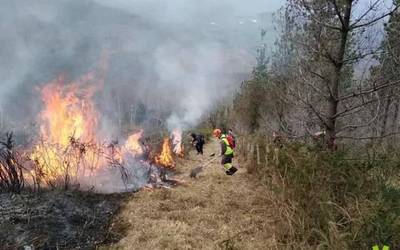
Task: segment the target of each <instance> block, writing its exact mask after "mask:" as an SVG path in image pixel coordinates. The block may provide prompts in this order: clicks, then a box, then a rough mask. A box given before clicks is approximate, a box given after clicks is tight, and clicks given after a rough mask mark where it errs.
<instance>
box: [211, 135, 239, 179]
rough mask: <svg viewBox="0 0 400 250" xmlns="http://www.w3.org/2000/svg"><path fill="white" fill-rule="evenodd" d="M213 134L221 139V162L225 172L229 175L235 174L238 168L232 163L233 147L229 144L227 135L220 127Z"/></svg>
mask: <svg viewBox="0 0 400 250" xmlns="http://www.w3.org/2000/svg"><path fill="white" fill-rule="evenodd" d="M213 135H214V137H216V138H218V139H219V140H220V144H221V156H222V160H221V164H222V166H223V167H224V168H225V173H226V174H227V175H233V174H234V173H235V172H236V171H237V168H235V167H234V166H233V165H232V160H233V157H234V152H233V148H232V146H231V145H230V144H229V141H228V139H227V138H226V135H224V134H222V131H221V130H220V129H215V130H214V132H213Z"/></svg>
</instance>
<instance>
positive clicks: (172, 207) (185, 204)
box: [105, 141, 276, 249]
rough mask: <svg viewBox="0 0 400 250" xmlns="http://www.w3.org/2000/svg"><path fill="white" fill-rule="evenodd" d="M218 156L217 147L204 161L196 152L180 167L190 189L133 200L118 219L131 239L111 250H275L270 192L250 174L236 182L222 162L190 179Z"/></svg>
mask: <svg viewBox="0 0 400 250" xmlns="http://www.w3.org/2000/svg"><path fill="white" fill-rule="evenodd" d="M218 150H219V145H218V142H216V141H213V142H210V143H209V144H207V145H206V148H205V154H204V156H203V157H199V156H197V155H194V153H193V152H192V153H191V156H190V157H189V159H187V160H182V161H181V162H180V163H179V165H178V170H179V171H181V172H182V176H181V177H182V178H183V179H184V180H185V181H186V183H185V185H182V186H179V187H176V188H173V189H158V190H154V191H149V192H146V191H143V192H139V193H136V194H133V195H132V198H131V199H129V201H128V202H127V204H126V205H125V207H124V208H123V209H122V212H121V214H120V215H119V218H118V221H119V222H120V223H121V222H123V223H125V224H127V228H126V230H127V233H126V236H125V237H124V238H123V239H122V240H121V241H120V242H118V243H117V244H114V245H112V246H108V247H106V248H105V249H273V248H274V246H275V244H276V242H275V241H274V237H273V234H272V233H271V232H273V229H272V228H271V227H272V225H274V224H275V223H274V216H273V214H271V212H270V211H269V210H268V207H269V205H268V201H267V197H266V196H267V195H266V192H265V187H263V186H261V185H260V184H259V182H258V181H254V180H253V178H252V177H251V176H250V175H249V174H247V173H246V170H245V169H239V171H238V172H237V173H236V174H235V175H234V176H232V177H231V176H227V175H225V173H224V172H223V169H222V167H221V166H219V165H218V162H216V163H215V164H213V165H211V166H209V167H208V168H206V169H205V170H204V171H203V172H202V173H201V174H200V175H199V177H198V178H197V179H191V178H189V177H188V175H189V172H190V169H192V168H193V167H194V166H198V165H200V163H201V162H202V161H207V160H208V159H209V158H208V155H210V154H211V153H213V152H218Z"/></svg>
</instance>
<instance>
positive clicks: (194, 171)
mask: <svg viewBox="0 0 400 250" xmlns="http://www.w3.org/2000/svg"><path fill="white" fill-rule="evenodd" d="M210 156H212V157H213V158H212V159H210V160H208V161H206V162H205V163H203V165H201V166H198V167H195V168H193V169H192V171H190V175H189V176H190V178H196V177H197V175H198V174H200V173H201V172H202V171H203V170H204V168H206V167H208V166H210V165H211V163H213V162H214V160H215V159H217V158H218V157H217V156H215V154H212V155H210Z"/></svg>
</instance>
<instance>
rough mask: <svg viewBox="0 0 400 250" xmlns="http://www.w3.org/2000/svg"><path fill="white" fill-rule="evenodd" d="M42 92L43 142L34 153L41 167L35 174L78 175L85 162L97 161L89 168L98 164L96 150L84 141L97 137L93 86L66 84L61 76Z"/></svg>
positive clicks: (50, 177) (52, 178)
mask: <svg viewBox="0 0 400 250" xmlns="http://www.w3.org/2000/svg"><path fill="white" fill-rule="evenodd" d="M85 79H86V78H84V79H83V80H85ZM41 94H42V100H43V103H44V109H43V111H42V112H41V113H40V122H41V125H40V133H41V138H42V142H41V143H38V144H37V145H36V146H35V148H34V150H33V152H32V154H31V159H33V160H34V162H35V163H36V168H38V169H36V171H35V172H36V175H37V173H40V178H41V179H44V180H45V181H46V182H53V181H56V180H58V179H60V178H65V176H68V177H71V176H72V177H75V176H76V175H77V173H78V171H79V165H82V163H85V162H86V163H87V162H91V161H95V162H91V163H92V164H90V168H94V167H97V165H98V164H97V163H98V157H97V156H96V152H95V150H94V149H93V147H89V146H88V145H89V144H88V145H85V143H83V142H87V143H89V142H94V141H95V140H96V135H95V131H96V127H97V112H96V109H95V107H94V104H93V102H92V100H91V98H92V96H93V94H94V89H93V88H87V87H86V88H85V87H82V86H80V84H79V83H71V84H67V83H66V82H65V79H64V78H63V77H59V78H57V79H56V80H54V81H52V82H50V83H48V84H47V85H45V86H44V87H43V88H42V89H41ZM36 178H39V176H36Z"/></svg>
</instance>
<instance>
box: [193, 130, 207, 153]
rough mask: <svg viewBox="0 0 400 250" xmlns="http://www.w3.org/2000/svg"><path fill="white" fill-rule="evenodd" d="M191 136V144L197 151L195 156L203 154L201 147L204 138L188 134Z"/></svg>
mask: <svg viewBox="0 0 400 250" xmlns="http://www.w3.org/2000/svg"><path fill="white" fill-rule="evenodd" d="M190 135H191V136H192V144H193V145H194V146H195V148H196V150H197V154H201V155H202V154H203V146H204V136H203V135H200V134H199V135H196V134H195V133H191V134H190Z"/></svg>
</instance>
